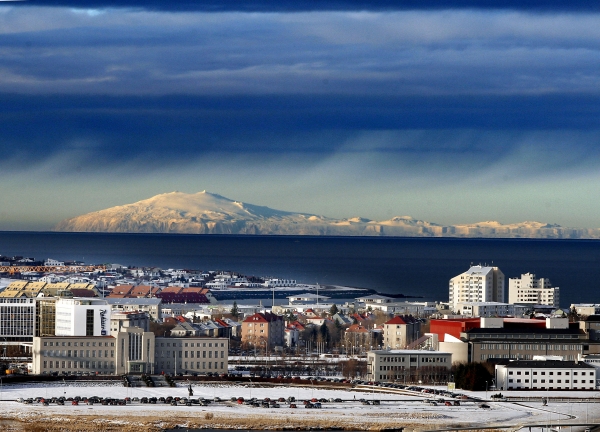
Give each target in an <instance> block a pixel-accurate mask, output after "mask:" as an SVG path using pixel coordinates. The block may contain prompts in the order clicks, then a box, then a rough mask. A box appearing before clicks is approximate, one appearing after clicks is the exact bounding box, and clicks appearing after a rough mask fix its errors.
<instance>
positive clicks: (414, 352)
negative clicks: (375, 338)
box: [367, 350, 452, 355]
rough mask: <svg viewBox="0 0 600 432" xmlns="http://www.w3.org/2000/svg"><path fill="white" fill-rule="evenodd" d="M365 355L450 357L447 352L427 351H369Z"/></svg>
mask: <svg viewBox="0 0 600 432" xmlns="http://www.w3.org/2000/svg"><path fill="white" fill-rule="evenodd" d="M367 353H374V354H405V355H413V354H428V355H438V354H447V355H452V353H449V352H443V351H427V350H371V351H368V352H367Z"/></svg>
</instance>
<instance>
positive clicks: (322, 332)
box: [318, 323, 329, 346]
mask: <svg viewBox="0 0 600 432" xmlns="http://www.w3.org/2000/svg"><path fill="white" fill-rule="evenodd" d="M318 338H319V341H320V342H324V343H325V346H329V329H328V328H327V324H325V323H323V324H321V327H319V336H318Z"/></svg>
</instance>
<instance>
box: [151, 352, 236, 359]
mask: <svg viewBox="0 0 600 432" xmlns="http://www.w3.org/2000/svg"><path fill="white" fill-rule="evenodd" d="M201 353H202V354H201ZM206 353H208V355H207V354H206ZM214 353H215V358H219V353H220V355H221V358H225V351H215V352H214ZM156 356H157V357H179V358H188V357H189V358H194V351H179V353H177V351H172V354H171V351H170V350H166V351H163V350H160V351H157V352H156ZM207 357H208V358H213V351H196V358H207Z"/></svg>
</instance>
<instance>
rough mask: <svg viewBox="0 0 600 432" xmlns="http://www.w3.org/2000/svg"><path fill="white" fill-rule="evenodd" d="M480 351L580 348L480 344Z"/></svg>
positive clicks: (573, 348) (573, 347) (570, 347)
mask: <svg viewBox="0 0 600 432" xmlns="http://www.w3.org/2000/svg"><path fill="white" fill-rule="evenodd" d="M480 347H481V350H482V351H486V350H508V349H511V350H517V349H518V350H525V351H545V350H557V351H560V350H562V351H578V350H580V349H581V345H574V344H570V345H566V344H545V345H544V344H492V343H488V344H485V343H484V344H481V345H480Z"/></svg>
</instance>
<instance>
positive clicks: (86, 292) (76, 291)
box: [70, 288, 98, 297]
mask: <svg viewBox="0 0 600 432" xmlns="http://www.w3.org/2000/svg"><path fill="white" fill-rule="evenodd" d="M70 291H71V294H73V297H98V294H96V292H95V291H94V290H91V289H85V288H71V290H70Z"/></svg>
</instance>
